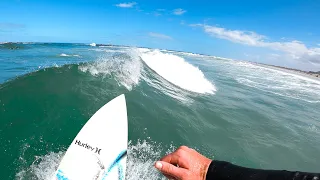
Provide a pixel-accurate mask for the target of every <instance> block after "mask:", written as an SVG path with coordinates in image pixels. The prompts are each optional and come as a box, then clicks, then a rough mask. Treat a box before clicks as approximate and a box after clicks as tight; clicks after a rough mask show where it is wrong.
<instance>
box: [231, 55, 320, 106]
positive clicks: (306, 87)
mask: <svg viewBox="0 0 320 180" xmlns="http://www.w3.org/2000/svg"><path fill="white" fill-rule="evenodd" d="M228 64H230V65H231V66H228V67H226V68H225V69H228V68H231V69H229V70H230V72H229V74H230V75H231V76H232V77H233V78H235V80H237V81H238V82H239V83H241V84H243V85H246V86H249V87H253V88H257V89H260V90H262V91H265V92H269V93H272V94H276V95H280V96H284V97H287V98H292V99H297V100H302V101H306V102H309V103H320V81H318V80H315V79H312V78H309V77H305V76H302V75H298V74H294V73H290V72H285V71H281V70H278V69H273V68H269V67H264V66H260V65H255V64H252V63H248V62H237V61H232V62H231V61H230V62H228ZM235 72H237V73H235Z"/></svg>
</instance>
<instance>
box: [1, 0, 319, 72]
mask: <svg viewBox="0 0 320 180" xmlns="http://www.w3.org/2000/svg"><path fill="white" fill-rule="evenodd" d="M0 8H1V11H0V41H40V42H83V43H90V42H96V43H112V44H119V45H132V46H145V47H151V48H162V49H173V50H180V51H188V52H195V53H202V54H209V55H215V56H220V57H226V58H233V59H240V60H249V61H255V62H261V63H267V64H275V65H281V66H287V67H293V68H299V69H304V70H320V20H319V19H320V11H319V9H320V1H317V0H313V1H311V0H299V1H298V0H278V1H270V0H268V1H265V0H260V1H256V0H255V1H253V0H242V1H238V0H225V1H213V0H211V1H209V0H197V1H180V0H176V1H168V0H161V1H147V0H145V1H138V0H136V1H118V0H1V2H0Z"/></svg>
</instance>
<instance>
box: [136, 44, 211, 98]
mask: <svg viewBox="0 0 320 180" xmlns="http://www.w3.org/2000/svg"><path fill="white" fill-rule="evenodd" d="M138 50H139V53H140V57H141V59H142V60H143V61H144V62H145V63H146V64H147V65H148V67H149V68H151V69H152V70H153V71H155V72H156V73H157V74H159V75H160V76H161V77H163V78H164V79H166V80H167V81H169V82H171V83H172V84H174V85H176V86H178V87H180V88H182V89H185V90H188V91H191V92H196V93H200V94H204V93H209V94H214V92H215V91H216V88H215V86H214V85H213V84H212V83H211V82H210V81H209V80H208V79H206V77H205V76H204V74H203V72H202V71H201V70H200V69H199V68H197V67H195V66H193V65H191V64H189V63H188V62H186V61H185V60H184V59H183V58H182V57H179V56H176V55H173V54H167V53H162V52H160V51H159V50H149V49H145V48H143V49H142V48H140V49H138Z"/></svg>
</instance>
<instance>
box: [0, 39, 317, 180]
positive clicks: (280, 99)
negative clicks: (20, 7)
mask: <svg viewBox="0 0 320 180" xmlns="http://www.w3.org/2000/svg"><path fill="white" fill-rule="evenodd" d="M122 93H124V94H125V95H126V99H127V107H128V121H129V140H130V142H129V151H128V152H129V156H128V162H127V179H164V178H163V177H162V176H161V175H160V174H159V173H158V172H157V171H156V170H155V169H154V168H153V163H154V162H155V161H156V160H158V159H159V158H160V157H161V156H163V155H165V154H166V153H169V152H172V151H173V150H174V149H175V148H176V147H179V146H180V145H187V146H190V147H192V148H195V149H197V150H198V151H199V152H201V153H203V154H204V155H206V156H208V157H210V158H214V159H219V160H226V161H230V162H232V163H235V164H237V165H242V166H246V167H252V168H265V169H287V170H299V171H312V172H320V82H319V81H318V80H316V79H311V78H309V77H304V76H301V75H297V74H293V73H288V72H281V71H279V70H275V69H270V68H268V67H264V66H259V65H254V64H250V63H248V62H242V61H234V60H221V59H219V58H218V59H217V58H215V57H213V56H205V55H199V54H192V53H185V52H175V51H168V50H157V49H147V48H136V47H122V46H100V47H98V46H90V45H87V44H58V43H33V44H32V43H24V44H22V43H20V44H0V142H1V145H0V152H1V153H0V160H1V162H0V174H1V179H4V180H5V179H19V180H20V179H40V180H45V179H50V177H51V176H52V174H53V173H54V171H55V168H57V166H58V164H59V161H60V159H61V158H62V156H63V154H64V152H65V151H66V149H67V148H68V146H69V144H70V143H71V142H72V140H73V138H74V137H75V135H76V134H77V132H78V131H79V130H80V129H81V127H82V126H83V125H84V124H85V123H86V121H87V120H88V119H89V118H90V117H91V116H92V115H93V114H94V113H95V112H96V111H97V110H98V109H99V108H100V107H101V106H103V105H104V104H105V103H107V102H108V101H110V100H111V99H113V98H114V97H116V96H118V95H120V94H122ZM110 146H111V145H110Z"/></svg>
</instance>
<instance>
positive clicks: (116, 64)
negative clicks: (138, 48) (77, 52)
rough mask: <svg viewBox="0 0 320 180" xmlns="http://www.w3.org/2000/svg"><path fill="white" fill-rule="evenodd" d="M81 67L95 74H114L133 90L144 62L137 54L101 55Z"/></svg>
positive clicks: (118, 80) (120, 82)
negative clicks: (124, 55)
mask: <svg viewBox="0 0 320 180" xmlns="http://www.w3.org/2000/svg"><path fill="white" fill-rule="evenodd" d="M79 69H80V70H81V71H83V72H89V73H90V74H92V75H93V76H98V75H102V76H105V75H112V76H114V78H115V80H116V81H117V82H118V83H119V84H121V85H123V86H124V87H126V88H127V89H128V90H132V88H133V87H134V86H135V85H137V84H139V80H140V76H141V69H142V64H141V62H140V60H139V58H138V57H135V56H129V55H127V56H126V57H122V56H115V57H113V58H111V57H107V56H101V57H100V58H99V59H98V60H97V61H95V62H93V63H89V64H85V65H81V66H79Z"/></svg>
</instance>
